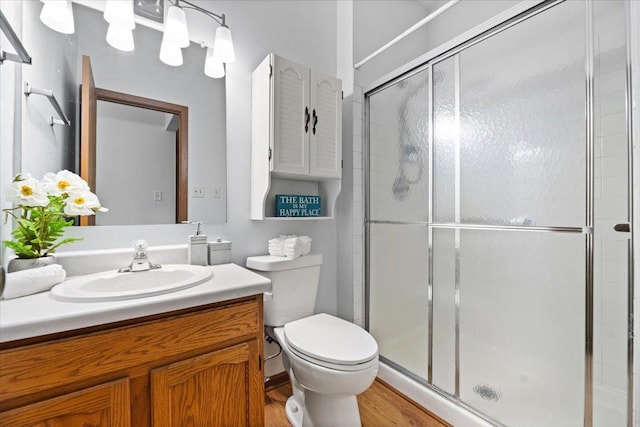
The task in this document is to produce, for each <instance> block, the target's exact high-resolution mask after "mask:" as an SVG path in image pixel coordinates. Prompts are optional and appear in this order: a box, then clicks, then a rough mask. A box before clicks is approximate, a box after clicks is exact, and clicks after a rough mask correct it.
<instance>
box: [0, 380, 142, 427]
mask: <svg viewBox="0 0 640 427" xmlns="http://www.w3.org/2000/svg"><path fill="white" fill-rule="evenodd" d="M129 408H130V400H129V380H128V379H122V380H118V381H113V382H110V383H106V384H102V385H99V386H96V387H91V388H87V389H84V390H80V391H77V392H74V393H69V394H65V395H62V396H58V397H54V398H52V399H48V400H45V401H42V402H38V403H34V404H32V405H27V406H22V407H20V408H17V409H13V410H10V411H7V412H2V413H0V425H1V426H7V427H9V426H11V427H45V426H46V427H130V425H131V417H130V409H129Z"/></svg>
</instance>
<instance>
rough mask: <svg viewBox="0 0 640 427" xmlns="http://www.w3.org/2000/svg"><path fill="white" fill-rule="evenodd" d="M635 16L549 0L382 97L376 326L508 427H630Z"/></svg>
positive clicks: (373, 169)
mask: <svg viewBox="0 0 640 427" xmlns="http://www.w3.org/2000/svg"><path fill="white" fill-rule="evenodd" d="M628 7H629V5H628V2H625V1H618V0H607V1H598V0H593V1H590V0H587V1H547V2H543V3H538V4H537V5H536V6H534V7H533V8H531V9H529V10H526V11H524V12H523V13H520V14H518V15H517V16H514V17H511V18H510V19H508V20H507V21H505V22H502V23H500V24H498V25H496V26H494V27H492V28H490V29H488V30H487V31H485V32H483V33H481V34H478V35H476V36H474V37H473V38H470V39H466V40H459V41H456V43H454V44H452V45H451V46H450V48H448V49H447V50H446V51H439V52H436V53H434V54H433V55H432V56H431V57H429V56H428V55H427V56H425V57H423V58H424V61H422V63H420V64H417V65H416V66H415V67H413V68H411V69H407V67H404V68H403V69H402V70H401V71H398V72H396V73H393V75H392V76H391V77H389V78H388V79H384V80H385V81H384V82H382V83H380V84H376V85H375V86H373V87H371V88H369V89H367V90H366V91H365V123H366V132H365V133H366V141H367V144H366V150H367V154H366V156H365V158H366V163H367V164H366V189H367V191H366V202H365V206H366V218H365V225H366V284H367V287H366V289H367V291H366V322H367V328H368V330H369V331H370V332H371V333H372V334H373V336H374V337H375V338H376V340H377V341H378V343H379V348H380V356H381V359H382V361H383V362H384V363H385V364H387V365H389V366H391V367H393V368H394V369H396V370H397V371H400V372H401V373H402V374H403V375H407V376H409V377H411V378H412V379H414V380H416V381H418V382H420V383H421V384H423V385H424V386H425V389H426V390H427V391H428V392H431V393H437V394H438V395H439V396H443V397H445V398H447V399H449V400H450V401H452V402H454V403H455V404H456V405H457V406H458V407H460V408H464V409H465V410H469V411H471V412H473V413H475V414H476V415H479V416H480V417H481V418H484V419H485V420H488V421H489V422H491V423H493V424H497V425H510V426H532V427H534V426H535V427H541V426H562V427H567V426H592V425H593V426H602V427H605V426H606V427H616V426H626V425H631V414H630V409H629V408H630V403H629V402H631V401H632V396H631V392H632V385H631V378H632V376H631V373H632V369H631V361H632V356H633V354H632V346H631V344H632V338H631V337H632V334H631V331H630V329H629V328H630V326H629V325H630V324H631V322H630V319H632V316H631V315H632V309H631V307H632V306H631V304H632V300H633V295H632V287H631V286H630V283H631V280H632V273H633V272H632V267H631V265H630V262H629V259H631V244H630V242H631V233H630V232H629V229H630V218H631V215H630V214H631V205H630V196H629V194H630V190H629V189H630V186H629V177H630V170H631V161H630V155H629V152H630V138H631V137H630V128H631V125H630V120H631V118H630V112H629V104H630V101H629V94H630V84H631V82H630V77H629V72H630V66H629V65H628V64H629V54H630V52H629V47H628V46H629V40H628V37H629V36H628V10H627V8H628Z"/></svg>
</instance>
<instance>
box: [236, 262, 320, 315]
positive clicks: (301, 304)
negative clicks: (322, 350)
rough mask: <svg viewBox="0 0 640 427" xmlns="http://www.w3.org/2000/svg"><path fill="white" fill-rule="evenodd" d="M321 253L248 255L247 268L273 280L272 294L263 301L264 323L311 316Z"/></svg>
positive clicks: (316, 290)
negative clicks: (286, 255) (298, 255)
mask: <svg viewBox="0 0 640 427" xmlns="http://www.w3.org/2000/svg"><path fill="white" fill-rule="evenodd" d="M321 265H322V255H315V254H310V255H305V256H301V257H298V258H294V259H289V258H285V257H277V256H270V255H265V256H255V257H249V258H247V268H249V269H251V270H254V271H256V272H258V273H259V274H261V275H263V276H266V277H267V278H269V279H270V280H271V292H272V294H273V298H272V299H270V300H266V301H265V302H264V324H265V325H267V326H274V327H276V326H283V325H284V324H285V323H288V322H292V321H294V320H298V319H302V318H304V317H308V316H311V315H312V314H313V313H314V309H315V306H316V296H317V294H318V280H319V279H320V266H321Z"/></svg>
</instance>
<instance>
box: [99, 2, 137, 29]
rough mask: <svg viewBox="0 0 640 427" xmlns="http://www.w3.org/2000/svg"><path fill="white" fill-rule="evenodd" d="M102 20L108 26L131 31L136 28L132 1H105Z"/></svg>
mask: <svg viewBox="0 0 640 427" xmlns="http://www.w3.org/2000/svg"><path fill="white" fill-rule="evenodd" d="M104 19H105V20H106V21H107V22H108V23H109V24H114V25H117V26H118V27H121V28H126V29H127V30H133V29H134V28H135V26H136V22H135V18H134V16H133V0H107V3H106V5H105V7H104Z"/></svg>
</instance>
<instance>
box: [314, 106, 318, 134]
mask: <svg viewBox="0 0 640 427" xmlns="http://www.w3.org/2000/svg"><path fill="white" fill-rule="evenodd" d="M317 124H318V115H317V114H316V109H315V108H314V109H313V134H314V135H315V134H316V125H317Z"/></svg>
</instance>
